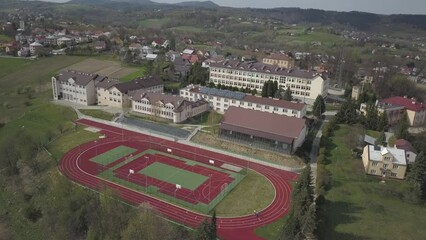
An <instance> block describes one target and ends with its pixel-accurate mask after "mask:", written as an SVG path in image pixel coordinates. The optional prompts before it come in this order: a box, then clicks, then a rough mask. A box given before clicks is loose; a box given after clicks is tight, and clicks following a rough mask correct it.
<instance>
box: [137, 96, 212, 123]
mask: <svg viewBox="0 0 426 240" xmlns="http://www.w3.org/2000/svg"><path fill="white" fill-rule="evenodd" d="M130 95H131V102H132V104H131V105H132V111H133V112H136V113H142V114H148V115H152V116H156V117H161V118H165V119H168V120H171V121H173V122H174V123H180V122H184V121H185V120H187V119H188V118H191V117H194V116H197V115H199V114H201V113H204V112H206V111H208V109H209V106H208V103H207V102H206V101H204V100H197V101H188V100H186V99H184V98H182V97H178V96H173V95H166V94H163V93H158V92H146V91H135V92H133V93H131V94H130Z"/></svg>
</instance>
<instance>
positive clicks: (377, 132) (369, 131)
mask: <svg viewBox="0 0 426 240" xmlns="http://www.w3.org/2000/svg"><path fill="white" fill-rule="evenodd" d="M367 135H370V136H372V137H373V138H378V137H380V132H379V131H374V130H367Z"/></svg>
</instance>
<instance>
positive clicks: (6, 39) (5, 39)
mask: <svg viewBox="0 0 426 240" xmlns="http://www.w3.org/2000/svg"><path fill="white" fill-rule="evenodd" d="M12 40H13V38H11V37H9V36H6V35H4V34H0V42H9V41H12Z"/></svg>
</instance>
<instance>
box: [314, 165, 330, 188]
mask: <svg viewBox="0 0 426 240" xmlns="http://www.w3.org/2000/svg"><path fill="white" fill-rule="evenodd" d="M330 187H331V173H330V172H329V171H328V170H327V169H326V168H325V166H324V165H322V164H318V168H317V179H316V192H317V194H319V195H323V194H325V192H326V191H327V190H329V189H330Z"/></svg>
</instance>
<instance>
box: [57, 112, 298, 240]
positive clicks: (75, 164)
mask: <svg viewBox="0 0 426 240" xmlns="http://www.w3.org/2000/svg"><path fill="white" fill-rule="evenodd" d="M78 123H80V124H84V125H87V126H91V127H95V128H98V129H101V130H102V131H101V132H102V133H103V134H105V136H106V138H104V139H99V140H97V141H92V142H88V143H84V144H82V145H80V146H78V147H76V148H74V149H72V150H70V151H69V152H67V153H66V154H65V155H64V156H63V157H62V159H61V161H60V164H59V170H60V171H61V172H62V173H63V174H64V175H65V176H67V177H68V178H70V179H71V180H72V181H74V182H76V183H79V184H81V185H83V186H86V187H89V188H92V189H95V190H99V189H100V188H102V187H104V186H107V187H109V188H113V189H115V190H117V192H118V193H119V195H120V197H121V198H122V199H123V200H125V201H127V202H129V203H131V204H135V205H139V204H141V203H144V202H148V203H150V205H152V206H153V207H154V208H155V209H156V210H157V211H159V212H160V213H161V214H163V215H164V216H165V217H167V218H169V219H170V220H173V221H176V222H179V223H181V224H184V225H187V226H189V227H193V228H195V227H198V226H199V225H200V224H201V222H202V221H203V220H204V219H205V218H206V215H203V214H200V213H196V212H192V211H190V210H187V209H184V208H182V207H179V206H175V205H172V204H170V203H167V202H164V201H162V200H160V199H157V198H154V197H151V196H148V195H145V194H144V193H141V192H137V191H134V190H132V189H129V188H126V187H124V186H121V185H118V184H116V183H113V182H109V181H107V180H104V179H101V178H99V177H97V176H96V174H95V173H94V172H91V171H89V170H88V169H85V168H84V167H82V165H84V161H88V159H84V158H83V157H82V155H83V154H84V153H85V152H86V151H90V149H93V148H95V147H96V148H97V147H99V146H102V145H104V144H109V143H113V142H121V141H124V140H123V139H124V137H123V135H124V136H125V137H126V139H127V141H143V140H148V138H149V141H158V142H161V143H162V144H163V145H164V146H169V147H176V148H181V149H185V148H190V150H191V149H192V148H193V147H192V146H188V145H184V144H181V143H177V142H173V141H168V140H164V139H161V138H156V137H153V136H148V135H144V134H140V133H136V132H132V131H128V130H123V129H120V128H116V127H113V126H109V125H106V124H102V123H98V122H94V121H90V120H86V119H80V120H79V121H78ZM190 150H189V151H190ZM196 151H197V153H198V154H204V155H205V156H211V157H215V158H218V159H223V161H224V162H228V163H231V164H235V165H239V166H248V167H249V168H250V169H252V170H254V171H256V172H258V173H260V174H262V175H264V176H265V177H266V178H267V179H268V180H269V181H270V182H271V183H272V185H273V186H274V188H275V198H274V200H273V201H272V203H271V204H270V205H269V206H268V207H266V208H265V209H262V210H261V211H260V215H259V217H256V216H254V215H246V216H239V217H218V220H217V227H218V235H219V236H220V237H221V238H222V239H245V240H250V239H262V238H261V237H259V236H257V235H255V229H256V228H258V227H261V226H263V225H266V224H268V223H272V222H274V221H276V220H277V219H279V218H281V217H283V216H284V215H285V214H286V213H287V212H288V209H289V206H290V194H291V188H290V184H289V181H292V180H295V179H296V178H297V174H295V173H291V172H287V171H284V170H280V169H275V168H271V167H268V166H264V165H261V164H257V163H252V162H250V163H247V161H245V160H242V159H239V158H235V157H231V156H227V155H223V154H220V153H216V152H211V151H208V150H204V149H199V148H198V149H197V150H196Z"/></svg>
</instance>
